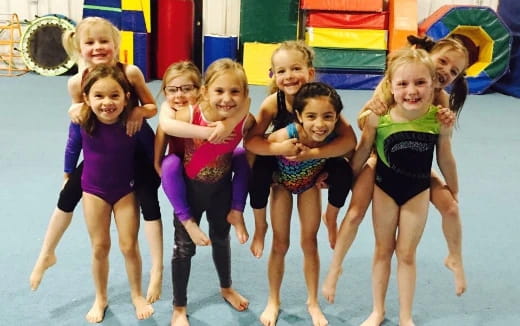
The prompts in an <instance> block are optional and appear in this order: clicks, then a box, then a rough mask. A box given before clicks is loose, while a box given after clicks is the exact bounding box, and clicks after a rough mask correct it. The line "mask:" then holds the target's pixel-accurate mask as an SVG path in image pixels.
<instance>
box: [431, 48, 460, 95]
mask: <svg viewBox="0 0 520 326" xmlns="http://www.w3.org/2000/svg"><path fill="white" fill-rule="evenodd" d="M431 58H432V61H433V63H434V64H435V71H436V74H437V85H436V88H445V87H446V86H448V85H450V84H451V83H452V82H453V81H454V80H455V78H457V77H458V76H459V75H460V74H461V73H463V72H464V70H465V69H466V57H465V56H464V54H462V53H460V52H459V51H456V50H453V49H449V48H444V49H441V50H439V51H437V52H435V53H432V54H431Z"/></svg>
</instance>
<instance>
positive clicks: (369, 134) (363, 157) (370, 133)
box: [351, 113, 379, 176]
mask: <svg viewBox="0 0 520 326" xmlns="http://www.w3.org/2000/svg"><path fill="white" fill-rule="evenodd" d="M378 122H379V117H378V116H377V115H376V114H375V113H370V114H369V115H368V117H367V119H366V123H365V127H364V128H363V132H362V133H361V139H360V140H359V144H358V146H357V148H356V152H355V153H354V157H353V158H352V161H351V166H352V171H353V172H354V176H357V175H358V174H359V173H360V172H361V169H362V168H363V164H365V162H366V161H367V159H368V157H369V156H370V153H371V152H372V148H373V146H374V141H375V139H376V131H377V129H376V128H377V124H378Z"/></svg>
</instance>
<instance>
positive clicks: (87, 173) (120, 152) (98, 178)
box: [66, 121, 136, 205]
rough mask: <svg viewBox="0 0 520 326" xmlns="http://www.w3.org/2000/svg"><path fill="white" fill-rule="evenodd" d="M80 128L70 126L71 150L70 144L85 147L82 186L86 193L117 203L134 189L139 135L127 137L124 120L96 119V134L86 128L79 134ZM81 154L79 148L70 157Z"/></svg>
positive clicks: (75, 157)
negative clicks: (89, 132) (121, 122)
mask: <svg viewBox="0 0 520 326" xmlns="http://www.w3.org/2000/svg"><path fill="white" fill-rule="evenodd" d="M76 128H77V127H72V126H71V128H70V131H69V140H68V144H67V149H70V147H72V146H69V144H76V145H77V144H78V143H80V144H81V146H82V148H83V158H84V160H83V161H84V168H83V174H82V176H81V187H82V188H83V191H84V192H86V193H89V194H92V195H95V196H98V197H100V198H102V199H103V200H105V201H106V202H108V203H109V204H110V205H114V204H115V203H116V202H117V201H119V200H120V199H121V198H122V197H124V196H125V195H127V194H129V193H130V192H132V191H133V183H134V180H133V179H134V151H135V144H136V138H135V137H129V136H127V135H126V129H125V127H124V126H123V125H122V124H120V123H115V124H111V125H107V124H103V123H101V122H99V121H96V126H95V129H94V132H93V133H92V135H89V134H87V132H86V131H85V130H83V128H81V131H80V133H78V132H77V129H76ZM78 137H80V139H79V140H78ZM78 156H79V151H75V153H74V155H66V158H67V159H68V160H73V161H74V160H75V161H77V157H78Z"/></svg>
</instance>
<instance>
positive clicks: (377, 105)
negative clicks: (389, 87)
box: [357, 79, 391, 130]
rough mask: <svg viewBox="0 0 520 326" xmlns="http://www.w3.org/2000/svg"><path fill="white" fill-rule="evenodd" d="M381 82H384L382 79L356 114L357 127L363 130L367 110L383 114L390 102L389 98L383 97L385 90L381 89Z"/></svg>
mask: <svg viewBox="0 0 520 326" xmlns="http://www.w3.org/2000/svg"><path fill="white" fill-rule="evenodd" d="M383 83H385V81H384V79H383V80H382V81H381V82H379V84H378V85H377V87H376V89H375V90H374V93H373V94H372V97H371V98H370V99H369V100H368V101H367V102H366V103H365V105H364V106H363V108H361V111H360V112H359V115H358V121H357V122H358V126H359V129H361V130H363V127H364V125H365V120H366V118H367V117H368V115H369V112H374V113H375V114H377V115H384V114H386V113H387V112H388V109H389V105H390V104H391V99H387V98H385V95H384V94H385V92H384V91H383V87H384V85H383Z"/></svg>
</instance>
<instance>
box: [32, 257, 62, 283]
mask: <svg viewBox="0 0 520 326" xmlns="http://www.w3.org/2000/svg"><path fill="white" fill-rule="evenodd" d="M56 260H57V259H56V255H55V254H54V253H52V254H49V255H44V256H42V255H40V256H39V257H38V260H36V264H34V267H33V270H32V272H31V276H30V277H29V284H30V286H31V290H33V291H36V290H37V289H38V286H40V282H41V281H42V278H43V274H44V273H45V271H46V270H47V269H48V268H49V267H51V266H52V265H54V264H56Z"/></svg>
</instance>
